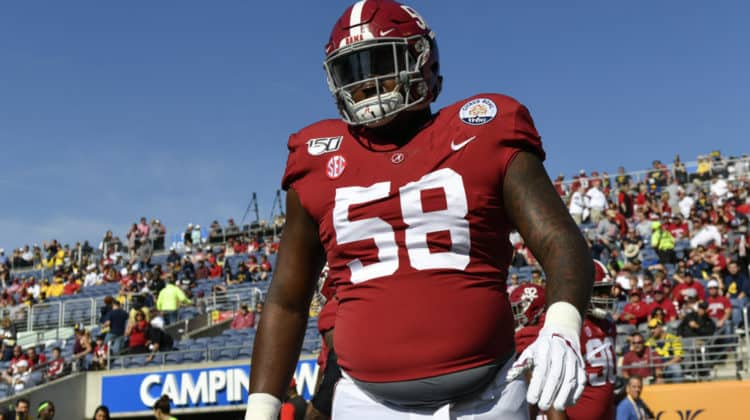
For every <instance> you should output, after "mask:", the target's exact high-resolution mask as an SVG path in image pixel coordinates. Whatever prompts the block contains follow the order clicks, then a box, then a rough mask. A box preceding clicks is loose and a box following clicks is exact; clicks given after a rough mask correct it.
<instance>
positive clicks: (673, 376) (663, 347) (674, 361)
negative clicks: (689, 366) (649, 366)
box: [646, 319, 683, 383]
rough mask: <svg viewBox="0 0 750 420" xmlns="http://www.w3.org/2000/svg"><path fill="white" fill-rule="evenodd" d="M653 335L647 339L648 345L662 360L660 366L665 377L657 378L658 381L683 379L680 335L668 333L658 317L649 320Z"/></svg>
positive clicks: (649, 327)
mask: <svg viewBox="0 0 750 420" xmlns="http://www.w3.org/2000/svg"><path fill="white" fill-rule="evenodd" d="M648 329H649V330H650V332H651V337H650V338H649V339H648V340H646V346H647V347H649V348H650V349H652V350H653V351H654V352H655V353H656V355H657V356H659V361H660V362H661V363H660V364H659V365H658V366H659V367H660V368H661V369H662V370H663V379H662V378H657V381H656V382H657V383H661V382H663V381H664V379H668V380H670V381H673V382H677V381H680V380H682V366H681V365H680V362H682V357H683V351H682V340H681V339H680V337H678V336H676V335H674V334H670V333H668V332H667V331H666V330H665V329H664V326H663V324H662V322H661V321H659V320H658V319H652V320H651V321H649V322H648Z"/></svg>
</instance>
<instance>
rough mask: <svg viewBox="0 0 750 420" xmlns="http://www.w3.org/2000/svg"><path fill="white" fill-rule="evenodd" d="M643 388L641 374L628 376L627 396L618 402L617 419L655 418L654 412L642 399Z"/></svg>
mask: <svg viewBox="0 0 750 420" xmlns="http://www.w3.org/2000/svg"><path fill="white" fill-rule="evenodd" d="M642 390H643V380H642V379H641V378H640V377H639V376H635V375H634V376H631V377H629V378H628V385H627V386H626V388H625V392H626V394H627V395H626V397H625V398H623V399H622V401H620V403H619V404H617V415H616V417H615V419H616V420H646V419H653V418H654V414H653V413H652V412H651V409H649V408H648V406H647V405H646V403H645V402H643V400H642V399H641V391H642Z"/></svg>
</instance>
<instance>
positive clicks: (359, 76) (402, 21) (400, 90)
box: [324, 0, 440, 127]
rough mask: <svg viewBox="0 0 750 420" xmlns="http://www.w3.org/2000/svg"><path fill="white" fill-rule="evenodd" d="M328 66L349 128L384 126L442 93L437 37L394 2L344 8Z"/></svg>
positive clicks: (372, 0) (366, 0)
mask: <svg viewBox="0 0 750 420" xmlns="http://www.w3.org/2000/svg"><path fill="white" fill-rule="evenodd" d="M324 67H325V71H326V75H327V78H328V87H329V89H330V90H331V93H332V94H333V97H334V98H335V100H336V104H337V106H338V108H339V112H340V113H341V116H342V118H343V119H344V121H346V122H347V123H348V124H351V125H366V126H368V127H375V126H378V125H383V124H385V123H387V122H389V121H390V120H391V119H393V118H394V117H395V116H396V114H398V113H399V112H401V111H404V110H408V109H411V110H413V109H420V108H424V107H426V106H428V105H429V104H430V102H432V101H434V100H435V99H436V98H437V96H438V94H439V93H440V68H439V64H438V48H437V43H436V42H435V33H434V32H432V30H430V28H429V27H428V26H427V23H425V21H424V19H422V17H421V16H420V15H419V13H417V12H416V11H415V10H414V9H412V8H411V7H409V6H406V5H402V4H399V3H396V2H395V1H392V0H360V1H358V2H357V3H355V4H354V5H352V6H351V7H349V8H348V9H346V11H345V12H344V14H343V15H341V17H340V18H339V20H338V21H337V22H336V24H335V25H334V27H333V31H331V38H330V39H329V41H328V44H326V59H325V63H324ZM357 92H359V93H357ZM355 96H356V97H355Z"/></svg>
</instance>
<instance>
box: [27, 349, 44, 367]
mask: <svg viewBox="0 0 750 420" xmlns="http://www.w3.org/2000/svg"><path fill="white" fill-rule="evenodd" d="M26 360H27V361H28V362H29V369H32V370H33V369H38V368H39V367H40V366H41V365H43V364H45V363H47V356H45V355H44V353H42V354H37V352H36V348H34V347H33V346H32V347H29V348H28V349H26Z"/></svg>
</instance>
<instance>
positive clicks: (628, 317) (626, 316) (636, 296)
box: [620, 290, 650, 326]
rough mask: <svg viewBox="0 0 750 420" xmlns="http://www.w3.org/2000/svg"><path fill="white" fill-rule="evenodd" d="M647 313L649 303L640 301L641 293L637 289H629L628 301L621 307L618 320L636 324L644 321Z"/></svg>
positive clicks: (648, 312) (646, 318)
mask: <svg viewBox="0 0 750 420" xmlns="http://www.w3.org/2000/svg"><path fill="white" fill-rule="evenodd" d="M649 314H650V311H649V305H648V304H646V303H644V302H641V293H640V292H639V291H638V290H631V291H630V302H628V303H627V304H626V305H625V308H623V310H622V314H621V315H620V322H623V323H626V324H630V325H632V326H637V325H638V324H642V323H644V322H646V321H647V320H648V315H649Z"/></svg>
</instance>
